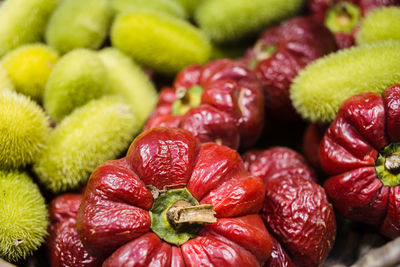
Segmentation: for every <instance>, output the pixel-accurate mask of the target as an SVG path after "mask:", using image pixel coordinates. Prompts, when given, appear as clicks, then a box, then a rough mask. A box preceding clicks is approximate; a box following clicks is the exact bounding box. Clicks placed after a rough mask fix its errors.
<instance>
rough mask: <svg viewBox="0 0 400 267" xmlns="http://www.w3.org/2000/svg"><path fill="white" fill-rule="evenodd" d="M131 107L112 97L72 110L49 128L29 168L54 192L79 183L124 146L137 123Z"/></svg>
mask: <svg viewBox="0 0 400 267" xmlns="http://www.w3.org/2000/svg"><path fill="white" fill-rule="evenodd" d="M138 122H139V121H138V119H137V118H136V116H135V114H134V113H133V111H132V109H131V107H130V106H129V105H127V104H125V103H124V102H122V101H121V100H120V99H118V98H115V97H114V96H104V97H102V98H100V99H97V100H92V101H91V102H89V103H87V104H86V105H84V106H82V107H80V108H78V109H76V110H75V111H74V112H73V113H72V114H70V115H69V116H67V117H66V118H65V119H64V120H63V121H62V122H61V123H60V124H58V125H57V127H56V128H55V129H54V130H53V131H52V133H51V135H50V138H49V141H48V144H47V147H46V148H45V149H44V150H43V152H42V153H41V154H40V155H39V157H38V159H37V160H36V161H35V163H34V166H33V169H34V171H35V173H36V174H37V176H38V178H39V181H40V182H41V183H42V184H43V185H44V186H45V187H46V188H48V189H50V190H51V191H52V192H54V193H58V192H61V191H66V190H71V189H76V188H77V187H78V186H80V185H83V184H84V183H85V182H86V181H87V179H88V178H89V175H90V174H91V173H92V171H93V170H94V169H95V168H96V167H97V166H98V165H100V164H101V163H102V162H104V161H106V160H111V159H115V158H116V157H118V156H119V155H120V154H121V153H122V152H123V151H124V150H125V149H127V148H128V146H129V144H130V142H131V141H132V140H133V138H134V136H135V135H136V134H137V133H138V132H139V130H140V125H139V123H138Z"/></svg>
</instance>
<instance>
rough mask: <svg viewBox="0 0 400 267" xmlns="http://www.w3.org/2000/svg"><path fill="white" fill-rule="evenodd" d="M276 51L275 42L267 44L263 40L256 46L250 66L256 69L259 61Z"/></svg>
mask: <svg viewBox="0 0 400 267" xmlns="http://www.w3.org/2000/svg"><path fill="white" fill-rule="evenodd" d="M275 51H276V46H275V45H273V44H269V45H265V44H264V43H263V41H262V40H260V41H259V42H257V43H256V45H255V46H254V58H252V59H251V60H250V62H249V66H248V67H249V68H250V69H255V68H256V67H257V64H258V62H260V61H262V60H265V59H267V58H269V57H271V56H272V55H273V54H274V53H275Z"/></svg>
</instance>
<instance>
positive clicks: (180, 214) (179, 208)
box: [167, 200, 217, 228]
mask: <svg viewBox="0 0 400 267" xmlns="http://www.w3.org/2000/svg"><path fill="white" fill-rule="evenodd" d="M214 214H215V211H214V207H213V205H210V204H205V205H196V206H193V205H192V204H190V203H189V202H187V201H184V200H179V201H177V202H175V203H174V204H173V205H172V206H171V208H169V209H168V211H167V219H168V220H169V221H170V223H172V225H173V226H174V227H176V228H179V225H181V224H187V223H215V222H216V221H217V218H215V216H214Z"/></svg>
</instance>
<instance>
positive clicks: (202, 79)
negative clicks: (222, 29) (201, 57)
mask: <svg viewBox="0 0 400 267" xmlns="http://www.w3.org/2000/svg"><path fill="white" fill-rule="evenodd" d="M172 92H174V94H171V93H172ZM173 95H174V97H173V98H172V97H171V96H173ZM263 125H264V96H263V92H262V89H261V85H260V83H259V81H258V79H257V77H256V75H255V73H254V72H253V71H252V70H250V69H248V68H247V67H245V66H244V65H243V64H241V63H240V62H236V61H233V60H229V59H220V60H216V61H213V62H210V63H208V64H207V65H205V66H201V65H191V66H189V67H187V68H185V69H184V70H182V71H181V72H180V73H179V74H178V75H177V77H176V78H175V81H174V85H173V88H172V89H171V88H165V89H163V90H162V91H161V93H160V100H159V102H158V105H157V107H156V109H155V111H154V113H153V114H152V116H151V118H150V119H149V121H148V122H147V124H146V126H145V129H149V128H152V127H157V126H169V127H180V128H183V129H186V130H189V131H191V132H192V133H194V135H195V136H196V137H197V138H199V140H200V141H201V142H217V143H219V144H222V145H226V146H229V147H231V148H234V149H237V148H238V147H239V146H240V148H248V147H250V146H251V145H253V144H254V143H255V142H256V141H257V138H258V136H259V135H260V133H261V130H262V128H263Z"/></svg>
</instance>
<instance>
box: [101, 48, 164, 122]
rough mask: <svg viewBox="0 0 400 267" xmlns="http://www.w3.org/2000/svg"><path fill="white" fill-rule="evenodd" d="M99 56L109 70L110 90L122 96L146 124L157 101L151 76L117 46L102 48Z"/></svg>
mask: <svg viewBox="0 0 400 267" xmlns="http://www.w3.org/2000/svg"><path fill="white" fill-rule="evenodd" d="M99 57H100V59H101V60H102V61H103V63H104V65H105V66H106V68H107V71H108V78H109V82H110V92H111V93H112V94H116V95H119V96H121V97H122V98H123V99H124V100H125V101H126V102H127V104H129V105H130V106H131V107H132V110H133V111H134V112H135V114H136V115H137V117H138V119H139V120H140V123H141V124H144V122H145V120H146V119H147V117H148V116H149V115H150V113H151V112H152V111H153V109H154V107H155V104H156V102H157V91H156V89H155V87H154V85H153V83H152V82H151V80H150V79H149V77H148V76H147V75H146V73H144V71H143V70H142V69H141V68H140V66H138V65H137V64H136V63H134V62H133V61H132V60H131V59H130V58H129V57H128V56H126V55H124V54H123V53H121V52H120V51H118V50H117V49H115V48H106V49H103V50H101V51H100V53H99Z"/></svg>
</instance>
